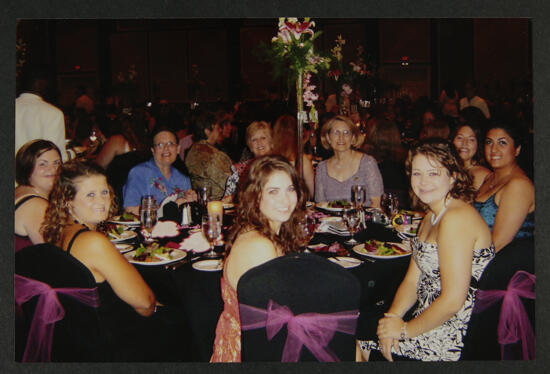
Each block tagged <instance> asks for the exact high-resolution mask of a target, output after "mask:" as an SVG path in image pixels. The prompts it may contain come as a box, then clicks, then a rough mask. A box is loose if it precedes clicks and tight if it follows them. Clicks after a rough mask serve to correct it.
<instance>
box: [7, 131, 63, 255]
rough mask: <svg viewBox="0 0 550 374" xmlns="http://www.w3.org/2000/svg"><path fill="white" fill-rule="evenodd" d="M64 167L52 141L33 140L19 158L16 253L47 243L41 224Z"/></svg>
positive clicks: (15, 213)
mask: <svg viewBox="0 0 550 374" xmlns="http://www.w3.org/2000/svg"><path fill="white" fill-rule="evenodd" d="M60 166H61V153H60V152H59V149H58V148H57V146H56V145H55V144H54V143H52V142H50V141H49V140H42V139H38V140H31V141H30V142H28V143H26V144H25V145H23V146H22V147H21V148H20V149H19V151H17V154H16V155H15V181H16V182H17V184H18V186H17V187H16V188H15V212H14V229H15V239H14V247H15V252H17V251H19V250H20V249H22V248H25V247H28V246H29V245H33V244H38V243H43V242H44V239H43V238H42V234H41V233H40V231H39V229H40V225H41V224H42V221H43V219H44V213H45V212H46V208H47V206H48V196H49V194H50V191H51V190H52V187H53V184H54V182H55V179H56V178H57V174H58V172H59V167H60Z"/></svg>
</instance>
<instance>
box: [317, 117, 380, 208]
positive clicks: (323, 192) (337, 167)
mask: <svg viewBox="0 0 550 374" xmlns="http://www.w3.org/2000/svg"><path fill="white" fill-rule="evenodd" d="M358 142H359V129H358V128H357V126H355V124H354V123H353V122H352V121H351V120H350V119H349V118H348V117H345V116H336V117H333V118H331V119H330V120H328V121H327V122H326V123H325V124H324V125H323V127H322V128H321V144H322V145H323V148H325V149H332V150H333V152H334V155H333V156H332V157H331V158H329V159H328V160H325V161H321V162H320V163H319V165H317V169H316V170H315V201H316V202H323V201H334V200H348V201H350V199H351V186H352V185H355V184H361V185H366V186H367V199H366V201H367V202H369V201H370V204H369V205H370V206H372V207H380V197H381V196H382V194H383V193H384V184H383V182H382V176H381V175H380V170H378V164H377V163H376V160H375V159H374V158H373V157H371V156H369V155H367V154H365V153H363V152H359V151H358V150H356V149H354V148H355V147H357V146H358Z"/></svg>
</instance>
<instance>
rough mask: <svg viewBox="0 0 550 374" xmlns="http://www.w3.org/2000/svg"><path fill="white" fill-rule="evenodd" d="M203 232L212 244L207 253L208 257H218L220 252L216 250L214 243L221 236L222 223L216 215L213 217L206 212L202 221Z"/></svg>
mask: <svg viewBox="0 0 550 374" xmlns="http://www.w3.org/2000/svg"><path fill="white" fill-rule="evenodd" d="M201 229H202V234H203V235H204V237H205V238H206V240H208V244H210V251H208V252H207V253H205V256H206V257H217V256H218V254H217V253H216V251H214V243H215V242H216V240H217V239H218V238H219V237H220V235H221V233H222V223H221V222H220V221H219V220H217V219H216V217H211V216H208V215H207V214H205V215H204V216H203V217H202V222H201Z"/></svg>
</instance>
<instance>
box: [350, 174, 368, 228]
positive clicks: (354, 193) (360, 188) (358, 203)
mask: <svg viewBox="0 0 550 374" xmlns="http://www.w3.org/2000/svg"><path fill="white" fill-rule="evenodd" d="M366 199H367V186H364V185H353V186H351V202H352V203H353V206H354V208H355V209H356V210H358V211H359V214H360V215H361V217H360V218H361V223H362V224H363V226H365V228H367V226H366V222H365V215H364V211H363V207H364V205H365V201H366Z"/></svg>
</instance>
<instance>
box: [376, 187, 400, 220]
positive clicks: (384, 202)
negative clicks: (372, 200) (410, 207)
mask: <svg viewBox="0 0 550 374" xmlns="http://www.w3.org/2000/svg"><path fill="white" fill-rule="evenodd" d="M380 206H381V207H382V210H383V211H384V214H386V216H387V217H388V219H389V220H390V221H391V219H392V217H393V216H394V215H396V214H397V208H398V207H399V200H398V199H397V196H396V195H395V194H393V193H391V192H386V193H385V194H383V195H382V199H381V201H380Z"/></svg>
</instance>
